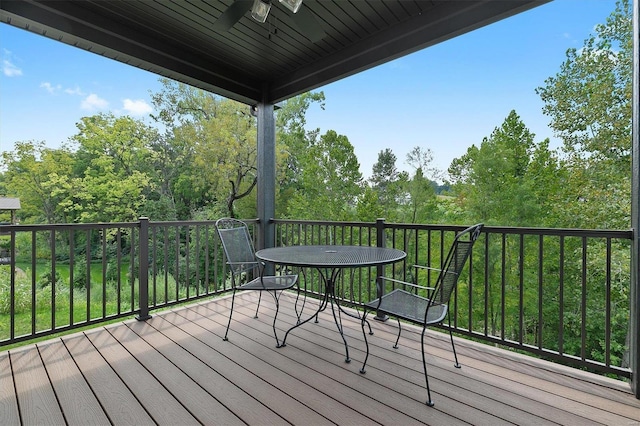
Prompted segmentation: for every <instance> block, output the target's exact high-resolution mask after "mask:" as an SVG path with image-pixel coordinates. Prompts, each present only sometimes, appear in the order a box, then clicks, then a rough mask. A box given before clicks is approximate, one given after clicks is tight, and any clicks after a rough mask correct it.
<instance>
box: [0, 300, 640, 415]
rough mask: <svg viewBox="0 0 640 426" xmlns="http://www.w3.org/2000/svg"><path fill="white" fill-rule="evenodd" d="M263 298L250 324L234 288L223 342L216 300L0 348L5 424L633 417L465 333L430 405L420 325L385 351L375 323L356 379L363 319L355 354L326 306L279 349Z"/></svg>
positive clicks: (572, 379) (580, 379)
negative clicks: (233, 309) (363, 367)
mask: <svg viewBox="0 0 640 426" xmlns="http://www.w3.org/2000/svg"><path fill="white" fill-rule="evenodd" d="M267 299H268V298H265V300H263V306H264V307H263V308H261V315H260V318H259V319H258V320H256V319H254V318H253V307H254V306H255V304H254V302H255V294H252V293H245V294H242V295H241V298H240V301H239V302H238V303H237V304H236V309H237V311H236V312H234V322H233V323H232V330H231V331H230V334H229V341H228V342H223V341H222V336H223V334H224V327H225V325H226V317H227V314H228V309H229V306H230V302H231V299H229V298H223V299H216V300H213V301H208V302H205V303H200V304H197V305H193V306H190V307H186V308H179V309H175V310H172V311H167V312H162V313H155V314H154V316H153V318H151V319H150V320H149V321H147V322H138V321H135V320H131V321H126V322H123V323H119V324H116V325H110V326H105V327H100V328H96V329H93V330H90V331H87V332H83V333H77V334H74V335H69V336H66V337H62V338H58V339H55V340H52V341H48V342H45V343H39V344H37V345H29V346H25V347H21V348H18V349H13V350H10V351H3V352H0V425H17V424H25V425H44V424H54V425H61V424H74V425H90V424H115V425H145V424H162V425H164V424H166V425H172V426H173V425H190V424H194V425H195V424H207V425H241V424H249V425H272V424H300V425H316V424H355V425H368V424H385V425H411V424H433V425H444V424H446V425H454V424H485V425H500V424H523V425H525V424H526V425H541V424H566V425H590V424H609V425H625V426H627V425H639V424H640V401H638V400H637V399H635V398H634V397H633V395H632V394H631V393H630V391H629V389H628V385H626V384H625V383H621V382H618V381H614V380H609V379H604V378H601V377H598V376H595V375H591V374H586V373H583V372H580V371H578V370H575V369H571V368H566V367H562V366H557V365H554V364H551V363H547V362H541V361H538V360H535V359H532V358H529V357H525V356H520V355H515V354H513V353H509V352H507V351H502V350H498V349H494V348H491V347H488V346H485V345H480V344H475V343H469V342H466V341H464V340H459V341H457V342H458V343H457V345H456V348H457V349H458V356H459V359H460V362H461V364H462V369H456V368H454V367H453V362H452V359H453V356H452V353H451V351H450V344H449V341H448V336H446V335H441V334H440V333H437V332H434V333H433V337H432V338H431V340H430V341H431V342H432V345H431V346H430V348H429V357H428V363H429V364H428V366H429V373H430V375H429V377H430V378H431V381H430V383H431V389H432V395H433V399H434V402H435V407H433V408H430V407H427V406H426V405H425V404H424V402H425V398H426V395H425V393H426V390H425V389H424V385H423V382H424V378H423V374H422V366H421V361H420V352H419V349H418V347H419V334H418V333H416V332H415V331H414V330H410V329H407V330H405V331H404V333H403V338H402V340H401V347H400V348H399V349H392V348H391V346H392V342H393V339H394V337H395V334H394V332H395V326H394V325H392V324H381V323H378V322H374V324H373V327H374V331H375V336H372V337H371V339H370V342H371V344H372V348H371V357H370V359H369V364H368V367H367V373H366V374H364V375H362V374H360V373H359V372H358V370H359V369H360V367H361V363H362V360H363V356H364V352H363V349H364V342H363V339H362V334H361V330H360V326H359V322H358V321H356V320H352V319H346V320H345V329H346V330H345V331H346V335H347V339H348V342H349V344H350V348H351V350H350V352H351V353H350V355H351V359H352V362H351V363H345V360H344V346H343V344H342V341H341V339H340V335H339V334H338V333H337V331H336V329H335V324H334V323H333V318H332V317H331V314H330V312H324V313H323V314H321V315H320V322H319V323H318V324H315V323H314V322H313V321H312V322H310V323H308V324H305V325H304V326H303V327H301V328H299V329H297V330H296V331H294V332H293V333H292V334H291V335H290V336H289V338H288V340H287V346H286V347H284V348H280V349H277V348H276V347H275V340H274V338H273V336H272V334H271V320H272V318H273V317H272V315H273V309H272V307H273V305H270V304H269V303H268V302H270V301H269V300H267ZM292 300H293V298H291V297H289V296H288V295H285V296H283V303H282V305H283V306H282V309H281V313H280V315H279V317H278V320H279V323H278V325H279V328H281V329H283V330H284V329H286V328H287V327H288V326H289V325H291V324H293V323H294V320H295V316H294V315H293V303H292ZM307 308H308V306H307ZM282 334H284V333H282Z"/></svg>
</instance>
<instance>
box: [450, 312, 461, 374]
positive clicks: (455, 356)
mask: <svg viewBox="0 0 640 426" xmlns="http://www.w3.org/2000/svg"><path fill="white" fill-rule="evenodd" d="M449 337H451V348H452V349H453V357H454V358H455V360H456V363H455V364H453V366H454V367H456V368H462V366H461V365H460V364H459V363H458V354H456V345H455V344H454V343H453V333H452V332H451V319H449Z"/></svg>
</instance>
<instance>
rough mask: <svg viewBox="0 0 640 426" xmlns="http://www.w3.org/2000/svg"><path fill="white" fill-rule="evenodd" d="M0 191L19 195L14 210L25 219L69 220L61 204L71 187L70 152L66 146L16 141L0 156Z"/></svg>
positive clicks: (14, 195)
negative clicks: (17, 208)
mask: <svg viewBox="0 0 640 426" xmlns="http://www.w3.org/2000/svg"><path fill="white" fill-rule="evenodd" d="M1 161H2V167H3V168H4V169H5V172H4V173H3V181H4V191H5V194H6V195H7V196H13V197H17V198H20V201H21V207H22V209H21V210H20V211H19V212H18V214H19V216H20V218H21V221H22V222H26V223H42V222H45V223H60V222H68V221H70V220H69V219H70V218H69V217H68V215H67V213H66V212H65V210H64V209H63V208H61V207H60V206H61V204H62V203H64V200H66V199H68V197H69V195H70V194H71V193H72V191H73V190H74V188H73V184H72V181H71V179H70V175H71V171H72V164H73V154H72V153H71V152H70V151H69V150H68V149H67V148H60V149H50V148H47V147H46V146H45V144H44V142H35V141H24V142H17V143H16V144H15V147H14V150H13V151H5V152H3V153H2V157H1Z"/></svg>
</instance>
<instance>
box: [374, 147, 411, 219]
mask: <svg viewBox="0 0 640 426" xmlns="http://www.w3.org/2000/svg"><path fill="white" fill-rule="evenodd" d="M396 160H397V158H396V155H395V154H394V153H393V151H392V150H391V149H389V148H386V149H385V150H384V151H380V152H379V153H378V161H376V162H375V163H374V164H373V168H372V174H371V177H370V178H369V182H370V184H371V188H373V190H374V191H375V193H376V194H377V195H378V203H379V204H380V206H382V209H383V210H382V217H384V218H385V219H387V220H388V221H396V220H398V219H399V212H398V206H399V205H400V204H402V203H404V202H405V192H404V186H405V183H406V182H407V180H408V174H407V172H400V171H398V168H397V166H396Z"/></svg>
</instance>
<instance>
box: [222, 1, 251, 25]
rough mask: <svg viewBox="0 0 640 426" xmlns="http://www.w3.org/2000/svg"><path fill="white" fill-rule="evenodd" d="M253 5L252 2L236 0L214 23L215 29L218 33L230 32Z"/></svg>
mask: <svg viewBox="0 0 640 426" xmlns="http://www.w3.org/2000/svg"><path fill="white" fill-rule="evenodd" d="M252 4H253V1H252V0H235V1H234V2H233V3H231V5H230V6H229V7H228V8H227V10H225V11H224V12H222V15H220V17H219V18H218V20H217V21H216V22H214V23H213V28H214V29H216V30H218V31H228V30H229V29H230V28H231V27H233V26H234V25H235V24H236V22H238V21H239V20H240V19H241V18H242V17H243V16H244V15H245V14H246V13H247V12H248V11H249V9H251V5H252Z"/></svg>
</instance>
